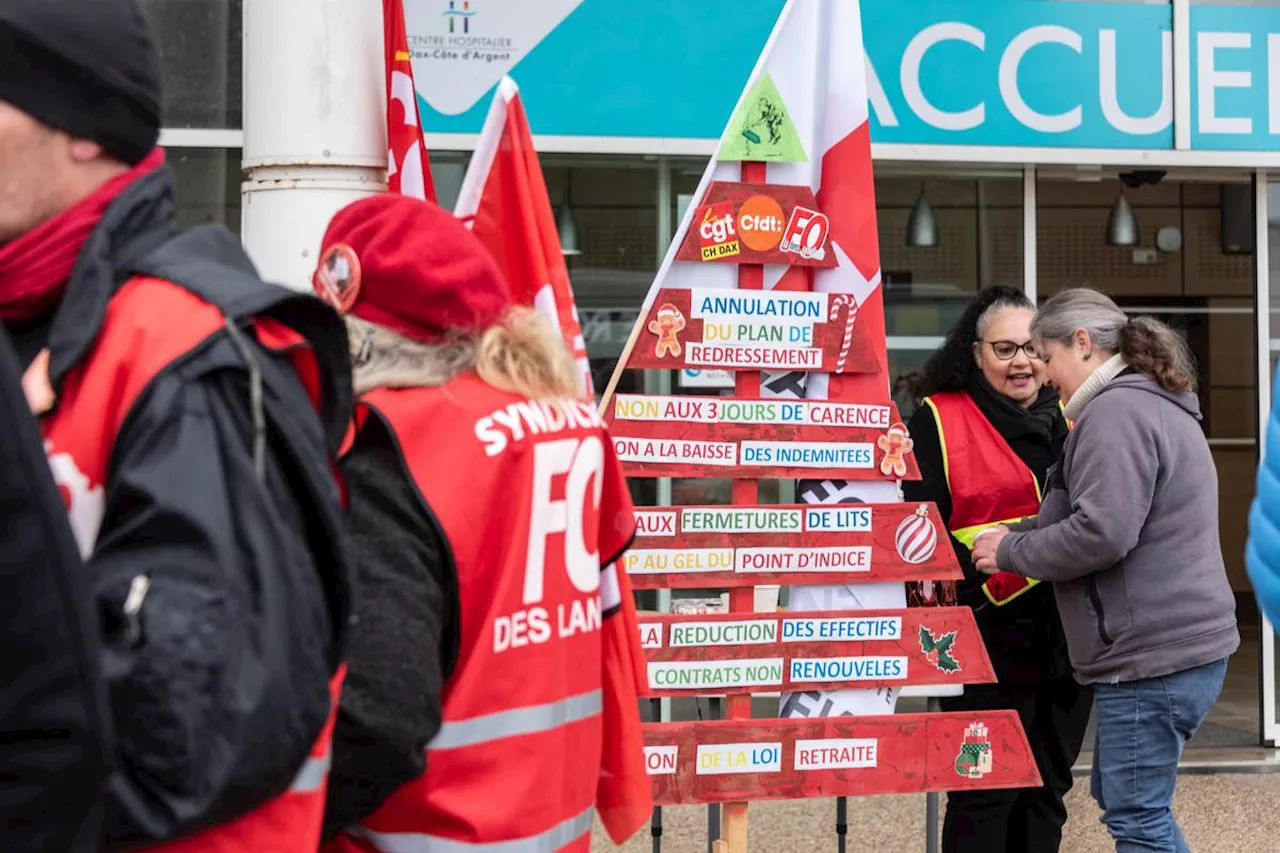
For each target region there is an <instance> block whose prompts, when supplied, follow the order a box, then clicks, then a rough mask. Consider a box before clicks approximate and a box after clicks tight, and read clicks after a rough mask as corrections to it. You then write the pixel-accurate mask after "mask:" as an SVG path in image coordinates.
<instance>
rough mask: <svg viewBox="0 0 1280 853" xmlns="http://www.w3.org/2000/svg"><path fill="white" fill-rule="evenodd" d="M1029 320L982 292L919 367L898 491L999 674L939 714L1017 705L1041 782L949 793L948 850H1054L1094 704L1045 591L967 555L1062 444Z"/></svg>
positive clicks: (1028, 496) (1001, 296)
mask: <svg viewBox="0 0 1280 853" xmlns="http://www.w3.org/2000/svg"><path fill="white" fill-rule="evenodd" d="M1034 313H1035V312H1034V309H1033V308H1032V306H1031V302H1030V300H1028V299H1027V297H1026V295H1025V294H1024V293H1023V292H1022V291H1021V290H1017V289H1015V288H1012V287H991V288H987V289H986V290H983V291H982V292H980V293H979V294H978V295H977V296H976V298H975V299H974V300H973V302H971V303H970V304H969V307H968V308H967V309H966V310H965V312H964V314H963V315H962V316H961V317H960V319H959V320H958V321H957V322H956V324H955V326H953V327H952V329H951V330H950V331H949V332H948V333H947V339H946V341H944V342H943V345H942V347H941V348H940V349H939V350H938V351H937V352H936V353H934V355H933V356H932V357H931V358H930V359H929V362H928V363H927V364H926V365H925V383H926V385H927V388H926V389H925V390H927V391H928V394H929V396H927V397H926V398H925V399H924V401H923V405H921V406H920V408H919V409H918V410H917V411H916V413H915V414H914V415H913V416H912V418H911V421H910V423H909V424H908V427H909V429H910V431H911V438H912V440H913V441H914V442H915V446H914V450H915V454H916V460H917V461H918V462H919V464H920V475H921V479H920V480H919V481H917V482H904V483H903V484H902V491H903V495H904V497H905V498H906V499H907V500H909V501H933V502H935V503H936V504H937V505H938V510H939V512H941V514H942V518H943V520H944V521H945V522H946V524H947V529H948V531H950V533H951V545H952V548H953V549H954V550H955V553H956V557H957V558H958V559H959V561H960V565H961V567H962V568H963V569H964V573H965V578H964V580H962V581H960V583H959V594H958V598H959V603H960V604H962V605H966V606H969V607H972V608H973V612H974V617H975V619H976V621H977V623H978V629H979V630H980V631H981V632H982V639H983V641H984V642H985V644H986V648H987V653H988V654H989V655H990V656H991V663H992V665H993V666H994V668H995V672H996V678H997V679H998V683H996V684H979V685H969V686H966V687H965V689H964V695H963V696H958V697H954V698H947V699H943V700H942V707H943V709H944V710H947V711H975V712H976V711H985V710H990V709H995V708H1008V709H1012V710H1015V711H1017V712H1018V715H1019V717H1020V718H1021V719H1022V725H1023V728H1024V729H1025V730H1026V732H1027V739H1028V740H1029V741H1030V744H1031V751H1032V754H1033V755H1034V756H1035V759H1036V764H1037V765H1038V766H1039V768H1040V775H1041V777H1042V778H1043V779H1044V785H1043V786H1042V787H1039V788H1029V789H1022V790H1019V789H1010V790H999V791H956V792H952V793H951V794H949V795H948V796H947V813H946V818H945V820H944V822H943V831H942V848H943V851H944V853H1025V851H1036V853H1054V851H1056V850H1057V849H1058V847H1059V845H1060V843H1061V840H1062V826H1063V824H1064V823H1065V821H1066V817H1067V810H1066V806H1065V805H1064V804H1063V798H1064V797H1065V796H1066V793H1067V792H1068V791H1069V790H1071V783H1072V777H1071V767H1072V765H1073V764H1074V763H1075V760H1076V758H1077V756H1079V754H1080V747H1081V745H1082V743H1083V741H1084V734H1085V728H1086V727H1087V726H1088V724H1089V712H1090V710H1091V708H1092V704H1093V703H1092V693H1091V692H1090V690H1089V688H1087V687H1082V686H1080V685H1079V684H1077V683H1076V682H1075V680H1074V679H1073V678H1072V675H1071V662H1070V660H1069V659H1068V657H1067V645H1066V637H1065V635H1064V634H1063V631H1062V624H1061V621H1060V620H1059V618H1058V609H1057V606H1056V605H1055V603H1054V596H1053V590H1052V589H1050V588H1049V585H1048V584H1037V583H1036V582H1035V581H1028V579H1027V578H1024V577H1020V576H1018V575H1012V574H1009V573H1007V572H1006V573H1001V574H998V575H995V576H994V577H990V578H989V577H987V576H986V575H983V574H982V573H980V572H978V571H977V570H976V569H975V568H974V560H973V557H972V555H971V553H970V549H971V548H972V547H973V544H974V541H975V539H976V538H977V537H979V536H981V535H982V533H983V531H988V530H992V529H994V528H995V527H997V526H998V524H999V522H1002V521H1009V520H1012V519H1016V518H1021V517H1024V516H1033V515H1035V514H1036V513H1038V512H1039V511H1040V490H1041V488H1042V487H1043V483H1044V482H1045V477H1046V473H1047V471H1048V469H1049V468H1050V466H1051V465H1053V464H1054V463H1055V462H1056V461H1057V459H1058V457H1059V456H1060V455H1061V453H1062V448H1063V444H1064V442H1065V441H1066V439H1067V434H1068V427H1067V422H1066V420H1065V419H1064V418H1063V416H1062V411H1061V409H1060V407H1059V405H1058V397H1057V393H1056V392H1055V391H1054V390H1053V389H1052V388H1049V387H1047V386H1046V385H1045V367H1044V362H1043V361H1041V359H1040V356H1039V353H1038V352H1037V351H1036V349H1035V347H1034V346H1033V345H1032V344H1031V318H1032V315H1033V314H1034Z"/></svg>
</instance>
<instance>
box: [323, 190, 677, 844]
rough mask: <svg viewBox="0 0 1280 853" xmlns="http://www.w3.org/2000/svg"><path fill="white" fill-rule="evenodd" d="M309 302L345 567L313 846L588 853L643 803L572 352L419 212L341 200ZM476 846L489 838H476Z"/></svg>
mask: <svg viewBox="0 0 1280 853" xmlns="http://www.w3.org/2000/svg"><path fill="white" fill-rule="evenodd" d="M315 285H316V290H317V292H318V293H319V294H320V295H321V296H322V297H324V298H326V299H328V300H330V301H331V302H332V303H333V304H334V305H335V306H336V307H337V308H338V309H339V310H342V311H344V312H348V317H347V323H348V327H349V330H350V334H351V348H352V353H353V355H354V358H355V386H356V392H357V394H359V395H360V403H359V405H358V408H357V414H356V419H355V421H356V425H355V432H354V436H353V442H352V444H351V446H350V449H349V451H348V452H347V453H346V455H345V456H344V457H343V460H342V472H343V476H344V479H345V481H346V483H347V485H348V489H349V495H350V500H351V511H350V516H349V526H350V529H351V534H352V538H353V540H354V543H355V548H356V555H357V563H358V567H359V572H360V578H361V597H360V601H359V604H358V609H357V623H356V627H355V629H354V631H353V636H352V648H351V654H350V659H349V674H348V679H347V684H346V688H345V690H344V694H343V698H342V710H341V713H340V715H339V719H338V726H337V731H336V734H335V739H334V765H333V773H332V776H331V778H330V788H329V804H328V812H327V816H326V820H325V834H326V837H329V838H331V839H332V841H331V842H330V844H329V845H328V847H327V850H328V851H329V853H338V852H339V851H343V853H350V852H351V851H400V850H435V849H442V850H443V849H448V850H454V849H464V847H465V846H466V845H478V846H479V847H483V848H484V849H497V848H499V847H500V848H502V849H507V848H508V845H511V849H521V850H524V849H529V850H544V851H584V853H585V851H587V850H588V849H589V848H590V839H591V827H592V821H593V815H594V813H595V812H596V810H597V809H598V810H599V812H600V815H601V818H602V820H603V822H604V824H605V826H606V827H607V828H608V829H609V831H610V832H611V834H612V835H613V837H614V838H615V840H617V841H619V842H621V841H622V840H623V839H625V838H626V837H628V836H629V835H631V834H632V833H633V832H635V830H637V829H638V828H639V827H640V826H642V825H643V824H644V822H645V820H646V819H647V817H648V814H649V812H650V810H651V806H652V802H651V798H650V793H649V781H648V778H647V777H646V775H645V769H644V766H643V752H642V747H641V740H640V729H639V719H638V708H637V703H636V697H637V685H638V682H639V674H640V673H641V672H642V671H643V668H642V667H643V664H642V661H641V658H640V654H639V651H638V632H637V628H636V623H635V612H634V605H633V602H632V599H631V592H630V589H629V586H628V583H627V579H626V575H625V573H623V572H622V570H621V569H620V567H619V565H618V562H619V558H620V557H621V556H622V554H623V552H624V551H625V550H626V548H627V547H628V546H629V545H630V543H631V540H632V538H633V536H634V535H635V530H636V523H635V519H634V517H633V515H632V508H631V501H630V498H629V495H628V492H627V487H626V481H625V479H624V478H623V477H622V475H621V472H620V468H619V466H618V464H617V462H616V461H615V457H614V451H613V445H612V442H611V441H610V439H609V436H608V434H607V433H606V432H605V429H604V427H603V426H602V424H601V422H600V420H599V418H598V417H597V416H596V413H595V406H594V405H592V403H591V402H589V401H584V400H581V399H578V398H576V390H575V388H576V375H575V368H574V361H573V358H572V356H571V355H570V354H569V352H568V351H567V350H566V348H565V346H564V344H563V342H561V341H560V339H559V337H558V336H557V335H556V334H555V332H553V331H552V330H551V328H550V327H549V326H548V325H547V324H546V323H545V321H544V320H543V319H542V318H541V317H540V316H539V315H537V314H536V313H534V312H533V311H532V310H531V309H526V308H521V307H517V306H515V305H514V304H513V302H512V299H511V296H510V293H509V292H508V289H507V286H506V284H505V283H504V281H503V280H502V278H501V276H500V275H499V273H498V271H497V268H496V266H495V265H494V263H493V261H492V260H491V259H490V257H489V256H488V254H487V253H486V252H485V249H484V247H483V246H482V245H481V244H480V243H479V242H478V241H477V240H476V238H475V237H473V236H472V235H471V233H470V232H469V231H467V230H466V229H465V228H464V227H463V226H462V225H461V224H460V223H459V222H458V221H457V220H456V219H454V217H453V216H451V215H450V214H449V213H447V212H445V211H443V210H441V209H440V208H439V207H436V206H435V205H433V204H430V203H427V202H422V201H418V200H415V199H411V198H407V197H404V196H397V195H383V196H377V197H374V198H369V199H365V200H363V201H360V202H357V203H355V204H353V205H351V206H350V207H348V208H346V209H345V210H343V211H341V212H340V213H339V214H338V215H337V216H336V217H335V219H334V220H333V222H332V224H331V225H330V227H329V231H328V234H326V235H325V238H324V245H323V248H322V251H321V255H320V265H319V268H318V269H317V271H316V275H315ZM490 845H492V847H491V846H490Z"/></svg>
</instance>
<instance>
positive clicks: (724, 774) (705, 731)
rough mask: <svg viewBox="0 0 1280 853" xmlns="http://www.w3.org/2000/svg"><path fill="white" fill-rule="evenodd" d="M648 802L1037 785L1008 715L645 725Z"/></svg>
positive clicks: (669, 803)
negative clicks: (649, 786) (650, 788)
mask: <svg viewBox="0 0 1280 853" xmlns="http://www.w3.org/2000/svg"><path fill="white" fill-rule="evenodd" d="M644 743H645V746H644V750H645V764H646V766H647V767H648V770H649V776H650V778H651V780H652V781H653V795H654V803H655V804H656V805H660V806H678V805H688V804H693V803H722V802H731V801H742V800H796V799H805V798H811V797H814V798H816V797H858V796H866V795H871V794H919V793H923V792H925V791H963V790H986V789H993V788H1036V787H1039V786H1040V785H1041V779H1040V773H1039V771H1037V769H1036V765H1035V761H1034V760H1033V759H1032V757H1031V748H1030V746H1029V745H1028V744H1027V738H1026V735H1025V734H1023V731H1022V724H1021V723H1020V722H1019V721H1018V715H1017V712H1015V711H980V712H961V713H938V714H899V715H893V716H883V717H826V718H820V719H811V720H715V721H708V722H698V723H648V724H645V726H644Z"/></svg>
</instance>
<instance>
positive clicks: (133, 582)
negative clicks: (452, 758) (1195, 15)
mask: <svg viewBox="0 0 1280 853" xmlns="http://www.w3.org/2000/svg"><path fill="white" fill-rule="evenodd" d="M158 78H159V59H158V56H157V53H156V49H155V45H154V43H153V41H152V36H151V33H150V31H149V29H148V26H147V23H146V21H145V19H144V18H143V15H142V12H141V10H140V9H139V8H138V6H137V5H136V3H135V1H134V0H56V2H51V0H3V2H2V3H0V322H2V323H3V325H4V327H5V329H6V330H7V331H8V332H9V333H10V334H11V336H12V337H13V339H14V343H15V348H16V350H17V352H18V355H19V357H20V360H21V364H22V369H23V370H24V371H25V374H24V377H23V380H22V385H23V389H24V392H25V397H26V401H27V404H28V406H29V408H30V409H31V411H32V412H33V413H35V414H36V415H38V416H39V420H40V430H41V432H42V437H43V439H44V447H45V450H46V452H47V454H48V459H49V466H50V468H51V469H52V472H53V475H54V479H55V480H56V481H57V484H58V486H59V487H60V491H61V494H62V499H63V501H64V502H65V504H66V509H67V514H68V517H69V519H70V522H71V528H72V532H73V533H74V536H75V539H76V542H77V545H78V548H79V551H80V556H81V557H82V558H83V560H84V562H85V566H84V568H83V576H84V577H85V578H86V579H87V584H88V586H89V589H88V590H87V595H89V596H91V597H92V600H91V601H85V602H83V604H84V605H85V606H86V607H91V608H92V610H93V612H94V613H95V614H97V616H98V620H97V621H98V622H99V626H96V627H100V634H101V635H100V637H98V636H95V637H94V638H93V639H94V650H93V651H94V655H95V657H96V658H97V662H98V664H99V665H100V667H101V673H102V678H103V681H104V684H105V690H106V694H107V698H108V700H109V706H110V718H111V719H110V726H109V727H108V726H102V727H100V729H99V731H98V734H99V736H100V737H101V739H102V742H101V743H100V744H98V746H99V747H100V749H101V751H102V752H103V753H105V755H106V757H107V758H106V760H107V762H109V764H110V772H109V773H107V774H106V780H105V784H102V785H96V784H94V779H93V777H92V776H86V777H85V781H86V783H87V784H94V788H95V792H94V793H95V798H96V799H99V800H100V801H101V802H100V803H99V804H98V808H100V809H101V811H102V814H101V825H102V830H101V838H100V840H97V843H93V844H92V847H91V848H89V849H96V850H108V851H112V850H131V849H137V848H140V847H144V846H145V847H147V849H148V850H159V851H165V853H172V851H193V853H194V851H200V853H284V851H298V850H306V849H311V850H314V849H316V846H317V845H318V844H319V836H320V821H321V818H322V815H323V798H324V792H325V781H326V770H327V766H328V740H329V732H328V729H330V728H331V725H332V719H333V716H334V713H335V711H336V708H335V706H336V696H335V695H334V693H335V691H336V689H337V686H338V684H339V680H340V676H339V673H340V660H341V655H342V645H343V639H344V634H345V628H346V625H347V622H348V614H347V602H348V601H349V599H350V597H351V588H350V587H351V584H350V576H351V572H350V571H349V563H348V549H347V542H346V538H345V532H344V529H343V520H342V512H341V502H340V495H339V490H338V485H337V482H336V479H335V476H334V468H333V464H334V457H335V456H336V452H337V449H338V446H339V445H340V443H341V440H342V436H343V434H344V432H345V428H346V424H347V422H348V420H349V411H350V408H349V407H350V405H351V392H350V360H349V356H348V355H347V352H346V333H345V330H344V328H343V326H342V323H341V321H340V320H339V318H338V317H337V316H336V315H335V314H334V312H333V311H332V310H331V309H329V308H328V307H327V306H325V305H323V304H322V303H321V302H320V301H319V300H316V299H314V298H312V297H311V296H310V295H302V294H297V293H293V292H290V291H287V290H285V289H283V288H279V287H274V286H270V285H267V284H264V283H263V282H262V281H261V280H260V279H259V278H258V276H257V274H256V273H255V271H254V268H253V265H252V264H251V263H250V262H249V259H248V258H247V257H246V256H245V254H244V251H243V250H242V248H241V247H240V243H239V241H238V240H237V239H236V237H235V236H234V235H232V234H231V233H229V232H227V231H226V230H225V229H220V228H201V229H195V230H192V231H188V232H182V231H180V230H179V229H178V226H177V221H176V203H175V201H174V188H173V173H172V171H171V170H170V169H169V168H167V167H166V166H165V165H164V159H165V158H164V153H163V152H162V151H160V150H159V149H157V148H156V142H157V139H158V135H159V127H160V86H159V79H158ZM8 520H9V519H6V521H8ZM11 603H12V602H11ZM22 606H23V607H24V608H25V607H28V606H35V602H34V601H32V602H28V601H26V600H24V601H22ZM52 627H53V625H52V622H50V623H49V624H47V625H46V626H45V629H52ZM24 648H26V647H24ZM30 648H32V649H38V648H41V646H39V645H37V644H32V645H31V646H30ZM4 653H5V655H6V657H7V656H9V655H12V654H18V653H19V650H17V649H11V648H5V649H4ZM27 664H28V666H29V667H30V669H31V670H33V671H41V669H42V667H43V666H45V665H46V662H45V661H42V660H40V659H31V660H29V661H28V662H27ZM40 683H41V682H40V679H39V678H30V679H26V678H20V679H14V680H9V681H6V683H5V684H4V686H3V687H0V691H7V692H8V695H6V697H5V701H6V702H9V701H14V702H22V701H27V700H28V699H30V700H39V699H41V698H42V697H41V696H39V695H34V696H33V695H30V693H29V692H26V691H38V690H39V689H40ZM68 713H70V709H68ZM73 722H74V721H73V720H72V719H71V718H68V724H71V723H73ZM69 745H74V744H69ZM4 770H5V772H4V778H5V780H6V785H5V788H6V792H5V796H6V797H7V796H9V794H10V791H11V789H14V788H19V787H21V786H23V785H27V784H41V782H40V781H39V779H40V778H41V777H39V776H38V775H26V776H22V775H20V776H19V777H18V778H15V776H14V775H13V774H12V773H11V772H10V768H9V767H6V768H4ZM2 801H3V799H2V798H0V802H2ZM63 808H64V809H66V813H59V812H53V813H47V814H32V813H28V814H26V815H13V814H8V813H6V814H4V815H3V817H4V818H5V821H4V822H0V838H2V839H3V841H2V842H0V848H3V849H4V850H5V853H13V851H17V850H24V851H25V850H41V851H52V850H55V849H57V850H66V849H68V848H66V847H55V846H51V845H48V844H36V843H31V844H30V845H27V844H26V843H25V842H24V841H21V840H18V841H16V842H15V843H10V838H9V836H5V835H4V834H3V833H4V832H5V831H6V825H7V828H8V829H9V830H13V829H14V828H15V825H16V824H15V821H17V822H22V821H28V820H29V821H50V822H59V823H65V824H68V825H79V824H80V823H82V822H83V821H84V820H85V814H84V811H85V810H86V808H87V807H86V804H85V802H84V798H83V797H76V796H68V797H66V799H65V802H64V805H63ZM76 849H77V850H79V849H81V848H76Z"/></svg>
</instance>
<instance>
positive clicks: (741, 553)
mask: <svg viewBox="0 0 1280 853" xmlns="http://www.w3.org/2000/svg"><path fill="white" fill-rule="evenodd" d="M636 521H637V524H638V533H637V535H636V541H635V544H634V546H633V547H632V548H631V550H629V551H628V552H627V553H626V555H625V557H624V558H623V559H624V560H625V565H626V568H627V574H628V576H629V577H630V580H631V585H632V587H633V588H635V589H709V588H713V589H727V588H732V587H740V586H758V585H760V584H796V585H805V584H844V583H878V582H884V581H907V580H923V581H940V580H958V579H959V578H961V577H963V575H962V574H961V571H960V565H959V563H957V562H956V555H955V552H954V551H953V550H952V549H951V546H950V542H949V540H948V539H947V532H946V527H945V526H944V525H943V524H942V519H941V518H940V517H939V516H938V510H937V507H935V506H934V505H933V504H829V505H812V504H807V505H799V504H797V505H784V506H755V507H735V506H686V507H669V508H665V507H664V508H661V509H642V510H637V511H636Z"/></svg>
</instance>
